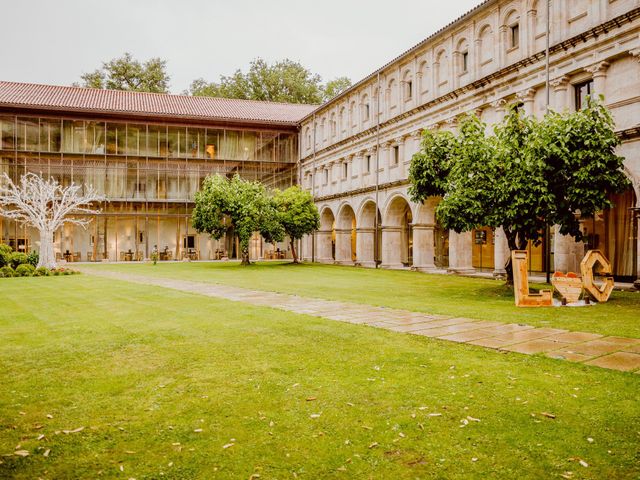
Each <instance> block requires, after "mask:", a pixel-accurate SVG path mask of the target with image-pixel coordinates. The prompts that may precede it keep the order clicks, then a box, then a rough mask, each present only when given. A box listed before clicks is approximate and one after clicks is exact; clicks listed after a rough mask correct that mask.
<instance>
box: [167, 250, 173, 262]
mask: <svg viewBox="0 0 640 480" xmlns="http://www.w3.org/2000/svg"><path fill="white" fill-rule="evenodd" d="M167 260H173V252H172V251H171V250H169V251H168V252H167Z"/></svg>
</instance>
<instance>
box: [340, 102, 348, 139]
mask: <svg viewBox="0 0 640 480" xmlns="http://www.w3.org/2000/svg"><path fill="white" fill-rule="evenodd" d="M346 129H347V122H346V121H345V108H344V107H340V112H339V113H338V130H339V131H340V135H344V133H345V131H346Z"/></svg>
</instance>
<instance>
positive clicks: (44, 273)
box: [33, 267, 51, 277]
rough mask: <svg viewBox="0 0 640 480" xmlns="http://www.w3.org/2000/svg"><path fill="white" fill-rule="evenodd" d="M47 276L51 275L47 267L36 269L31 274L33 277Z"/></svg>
mask: <svg viewBox="0 0 640 480" xmlns="http://www.w3.org/2000/svg"><path fill="white" fill-rule="evenodd" d="M49 275H51V272H50V271H49V269H48V268H47V267H38V268H36V271H35V272H33V276H34V277H48V276H49Z"/></svg>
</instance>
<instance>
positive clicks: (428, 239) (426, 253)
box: [412, 197, 449, 271]
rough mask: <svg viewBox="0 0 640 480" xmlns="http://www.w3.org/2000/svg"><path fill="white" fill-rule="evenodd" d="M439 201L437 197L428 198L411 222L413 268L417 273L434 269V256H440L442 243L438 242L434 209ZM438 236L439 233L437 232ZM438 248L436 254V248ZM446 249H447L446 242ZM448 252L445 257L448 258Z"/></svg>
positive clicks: (418, 208) (417, 209)
mask: <svg viewBox="0 0 640 480" xmlns="http://www.w3.org/2000/svg"><path fill="white" fill-rule="evenodd" d="M439 201H440V199H439V198H437V197H429V198H427V199H426V200H425V201H424V202H423V203H421V204H419V205H418V206H417V208H416V215H415V219H414V221H413V225H412V230H413V266H414V268H415V269H416V270H419V271H429V270H434V269H435V268H436V256H437V255H442V248H443V247H445V245H442V243H443V242H438V243H437V240H440V237H437V236H436V232H437V231H438V228H437V223H436V207H437V205H438V202H439ZM438 234H439V235H440V232H438ZM438 246H439V249H438V251H437V252H436V247H438ZM446 248H447V249H448V248H449V245H448V242H447V243H446ZM448 253H449V252H448V251H447V252H446V255H447V257H448Z"/></svg>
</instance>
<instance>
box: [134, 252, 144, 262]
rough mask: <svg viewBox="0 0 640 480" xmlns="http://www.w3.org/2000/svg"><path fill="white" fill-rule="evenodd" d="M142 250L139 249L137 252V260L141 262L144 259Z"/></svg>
mask: <svg viewBox="0 0 640 480" xmlns="http://www.w3.org/2000/svg"><path fill="white" fill-rule="evenodd" d="M142 257H143V256H142V252H141V251H137V252H136V262H141V261H142Z"/></svg>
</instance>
